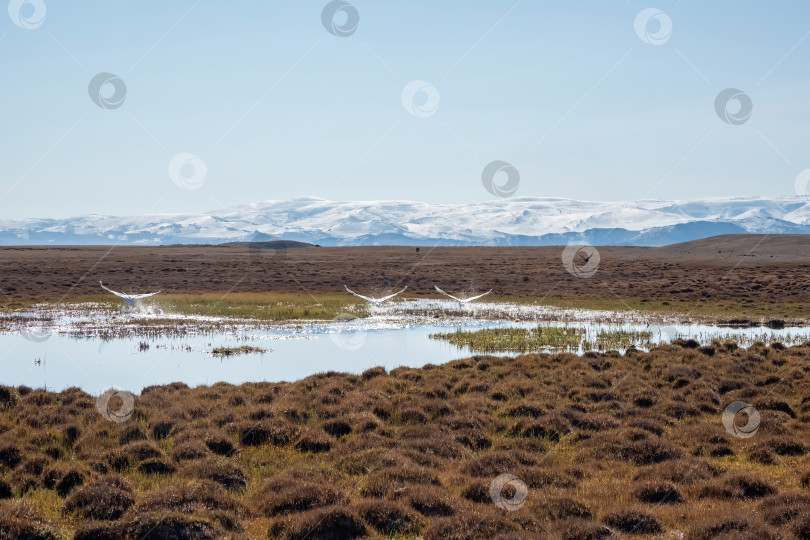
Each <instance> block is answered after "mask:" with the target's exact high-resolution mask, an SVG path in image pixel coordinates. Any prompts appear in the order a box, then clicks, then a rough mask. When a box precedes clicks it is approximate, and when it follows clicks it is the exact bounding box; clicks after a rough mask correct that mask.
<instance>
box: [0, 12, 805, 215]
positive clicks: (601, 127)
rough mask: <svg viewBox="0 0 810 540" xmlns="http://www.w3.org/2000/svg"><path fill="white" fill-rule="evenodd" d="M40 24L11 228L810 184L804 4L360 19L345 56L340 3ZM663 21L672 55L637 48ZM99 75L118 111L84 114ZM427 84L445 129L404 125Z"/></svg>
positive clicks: (13, 60)
mask: <svg viewBox="0 0 810 540" xmlns="http://www.w3.org/2000/svg"><path fill="white" fill-rule="evenodd" d="M13 1H14V0H13ZM41 1H42V2H43V3H44V5H45V6H46V8H47V12H46V14H45V17H44V19H42V21H41V25H39V26H38V27H36V28H33V29H24V28H21V27H19V26H18V25H16V24H15V22H14V21H12V18H11V16H3V17H1V18H0V19H1V20H0V36H1V37H2V39H0V66H2V70H3V73H4V74H5V77H4V80H3V83H2V86H0V111H2V122H3V128H2V130H0V146H2V149H3V150H2V154H0V155H2V169H1V170H2V172H1V173H0V217H66V216H71V215H77V214H86V213H103V214H116V215H129V214H141V213H153V212H196V211H204V210H211V209H216V208H219V207H224V206H231V205H237V204H244V203H249V202H253V201H258V200H265V199H289V198H293V197H299V196H318V197H324V198H329V199H334V200H374V199H409V200H423V201H431V202H471V201H480V200H487V199H491V198H492V197H493V196H492V195H491V194H490V193H488V192H487V191H486V190H485V189H484V187H483V185H482V182H481V173H482V170H483V169H484V167H485V166H486V165H487V164H488V163H490V162H492V161H495V160H502V161H505V162H508V163H510V164H512V165H513V166H514V167H515V169H517V170H518V171H519V173H520V186H519V189H518V190H517V192H516V194H515V196H534V197H565V198H574V199H589V200H633V199H642V198H656V199H674V198H677V199H694V198H703V197H727V196H766V197H770V196H790V195H793V194H794V179H795V178H796V176H797V174H799V173H800V172H801V171H802V170H804V169H807V168H808V167H810V157H808V155H807V152H806V141H807V140H808V135H810V124H808V120H810V101H808V96H810V80H808V67H810V62H809V61H808V59H809V58H810V38H808V32H810V22H808V21H810V16H808V15H810V4H808V3H806V2H801V1H792V2H778V3H776V2H770V3H769V2H762V1H750V0H749V1H745V0H715V1H712V2H704V1H700V2H699V1H697V0H681V1H675V0H671V1H661V2H657V3H654V4H653V3H649V2H639V1H637V0H630V1H628V0H588V1H585V0H582V1H578V0H567V1H561V0H557V1H545V0H544V1H540V0H523V1H521V2H515V1H514V0H508V1H496V0H492V1H486V2H484V1H469V0H467V1H444V2H436V1H435V0H434V1H427V0H425V1H422V0H417V1H408V2H381V1H376V2H371V1H361V0H355V1H353V2H352V3H351V4H352V6H353V7H354V8H355V9H356V10H357V13H358V14H359V17H360V22H359V26H358V27H357V29H356V31H355V32H354V33H353V34H351V35H350V36H348V37H337V36H334V35H332V34H330V33H329V32H328V31H327V30H326V28H325V27H324V25H323V24H322V22H321V14H322V10H323V9H324V6H325V5H326V4H327V2H326V1H312V0H289V1H286V0H285V1H277V0H273V1H269V0H263V1H244V2H239V3H238V4H236V3H231V2H214V1H209V0H200V1H198V2H197V1H195V0H173V1H172V2H165V1H163V2H158V1H151V0H139V1H137V2H136V1H134V0H105V1H101V0H95V1H83V0H76V1H71V2H66V1H64V0H62V1H58V2H57V1H56V0H51V1H48V0H41ZM16 2H17V3H21V0H16ZM12 7H14V3H13V2H12ZM35 7H36V6H34V5H31V4H28V5H23V6H22V8H21V9H22V17H23V20H28V21H29V23H28V24H29V26H31V25H33V26H37V24H38V23H39V21H37V20H35V19H36V16H35ZM646 8H657V9H659V10H661V11H662V12H664V13H665V14H666V16H668V17H669V19H670V20H671V22H672V32H671V35H669V36H668V39H666V40H665V43H662V44H659V45H653V44H650V43H647V42H645V41H644V40H643V39H641V37H640V36H639V35H637V33H636V31H635V28H634V22H635V19H636V17H637V15H638V14H639V13H640V12H641V11H642V10H644V9H646ZM0 14H1V13H0ZM19 20H20V19H18V21H19ZM342 22H343V21H342V19H340V15H338V18H337V19H336V23H337V24H338V25H340V24H342ZM657 24H658V23H656V22H655V21H654V20H653V21H650V24H649V25H648V26H646V28H647V30H649V31H650V32H651V33H652V34H653V35H655V34H656V32H657V31H658V26H657ZM102 72H106V73H112V74H114V75H116V76H118V77H119V78H120V79H121V80H122V81H124V83H125V84H126V95H125V97H124V101H123V104H122V105H121V106H120V107H118V108H114V109H105V108H102V107H99V106H98V105H96V104H95V103H94V102H93V100H92V99H91V98H90V96H89V93H88V85H89V83H90V81H91V79H93V78H94V77H95V76H96V75H97V74H98V73H102ZM412 81H425V82H427V83H429V84H431V85H432V86H433V88H435V92H436V93H437V95H438V96H439V97H440V101H439V104H438V107H437V108H436V109H435V111H429V112H431V113H433V114H430V115H429V116H427V115H423V116H427V117H424V118H423V117H419V116H415V115H413V114H410V113H409V111H408V110H407V109H406V107H405V106H403V100H402V91H403V88H405V87H406V86H407V85H408V84H409V83H411V82H412ZM726 88H737V89H740V90H742V91H743V92H745V94H747V95H748V96H749V97H750V98H751V101H752V103H753V113H752V115H751V117H750V119H749V120H748V121H747V122H745V123H744V124H742V125H731V124H728V123H725V122H723V121H722V120H721V119H720V118H719V116H718V115H717V114H716V112H715V107H714V102H715V98H716V96H717V95H718V94H719V93H720V92H721V91H723V90H724V89H726ZM105 91H109V88H108V89H107V90H105ZM105 95H106V94H105ZM420 96H421V94H417V100H418V99H421V98H420ZM422 97H424V96H422ZM421 104H422V102H421V101H417V106H419V105H421ZM730 106H731V107H734V106H735V105H734V103H732V104H731V105H730ZM731 112H732V113H733V112H734V111H733V110H732V111H731ZM178 154H183V155H187V154H193V155H194V156H197V157H198V158H199V161H197V162H196V163H198V164H199V163H204V165H205V174H204V177H202V176H199V177H195V178H192V183H194V185H193V186H192V187H195V188H197V189H184V187H185V188H188V187H189V185H188V183H185V184H184V183H183V182H173V181H172V177H171V175H170V172H169V166H170V163H171V162H172V160H173V158H175V156H177V155H178ZM182 161H183V159H182V158H181V159H180V162H182ZM186 161H187V159H186ZM176 170H178V169H176ZM179 170H182V171H183V172H182V173H181V174H182V175H183V176H184V177H185V178H189V177H193V173H194V169H193V167H191V166H190V165H186V166H185V167H183V168H181V169H179ZM176 179H177V176H176V173H175V180H176ZM197 180H200V181H199V182H197Z"/></svg>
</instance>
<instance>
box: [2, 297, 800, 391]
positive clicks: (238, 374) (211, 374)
mask: <svg viewBox="0 0 810 540" xmlns="http://www.w3.org/2000/svg"><path fill="white" fill-rule="evenodd" d="M423 311H424V306H419V312H420V313H421V314H420V315H418V316H417V315H414V314H413V313H411V314H409V313H407V312H406V311H403V310H402V309H401V308H399V309H396V310H390V311H384V312H378V313H375V314H374V316H372V317H370V318H366V319H355V320H353V321H348V322H329V323H308V324H296V325H281V326H270V325H261V324H256V323H251V322H247V321H228V320H216V321H214V320H210V319H202V318H189V317H176V318H175V319H174V320H172V317H171V316H166V315H165V314H160V315H159V316H152V315H143V314H140V315H137V316H135V315H127V314H121V313H105V312H101V311H99V312H97V313H92V314H90V315H89V316H87V315H82V316H76V315H75V314H72V313H70V312H62V313H58V314H56V315H54V314H53V313H50V314H45V315H46V317H45V318H50V320H48V321H43V320H42V319H41V318H40V317H41V316H42V315H43V314H39V313H38V314H28V316H29V317H32V316H35V317H34V318H32V319H30V320H29V321H27V322H26V321H25V319H24V318H22V319H19V320H16V319H15V322H14V323H13V324H6V331H4V332H2V333H0V384H4V385H26V386H30V387H34V388H40V387H45V388H48V389H51V390H56V391H59V390H62V389H64V388H66V387H69V386H77V387H80V388H81V389H83V390H85V391H86V392H89V393H93V394H99V393H101V392H103V391H104V390H106V389H108V388H111V387H115V388H119V389H124V390H128V391H130V392H134V393H140V391H141V390H142V389H143V388H144V387H145V386H150V385H158V384H167V383H171V382H177V381H180V382H184V383H186V384H188V385H189V386H196V385H201V384H208V385H210V384H213V383H215V382H220V381H224V382H229V383H233V384H240V383H243V382H248V381H270V382H276V381H294V380H298V379H302V378H304V377H307V376H309V375H312V374H315V373H319V372H325V371H341V372H349V373H361V372H363V371H365V370H366V369H369V368H371V367H375V366H383V367H385V368H386V369H389V370H390V369H393V368H396V367H399V366H408V367H420V366H423V365H425V364H428V363H430V364H441V363H445V362H448V361H450V360H453V359H458V358H464V357H467V356H470V355H471V353H470V351H468V350H466V348H462V347H456V346H453V345H450V344H449V343H447V342H446V341H441V340H436V339H430V338H429V336H430V334H434V333H443V332H453V331H455V330H457V329H463V330H476V329H482V328H494V327H504V326H510V327H524V328H528V327H532V326H535V325H537V324H538V321H542V322H540V324H549V325H568V326H577V327H579V328H583V329H584V330H585V331H586V333H587V335H588V336H591V337H594V336H595V335H596V334H597V333H598V332H599V331H600V330H608V331H615V330H626V331H639V330H640V331H649V332H650V333H651V341H652V342H653V343H657V342H661V341H666V342H669V341H670V340H672V339H676V338H678V337H685V338H692V339H696V340H698V341H699V342H701V343H702V344H706V343H709V342H710V341H711V340H712V339H713V338H716V337H720V338H728V337H730V338H734V339H737V340H738V341H740V342H741V344H745V343H750V342H752V341H754V340H762V341H766V342H768V341H772V340H778V341H785V342H788V343H789V342H791V341H797V340H799V341H801V340H810V329H808V328H785V329H779V330H774V329H768V328H745V329H730V328H719V327H713V326H709V325H705V324H690V323H684V322H683V321H680V322H679V321H663V322H662V321H657V325H650V324H646V323H644V322H643V321H642V320H639V319H638V318H637V317H627V318H626V319H625V320H631V321H632V322H623V321H620V320H612V321H611V320H610V318H609V317H606V316H605V315H604V314H596V315H594V314H588V313H584V312H576V313H574V312H565V313H560V314H559V316H558V317H556V320H557V321H558V322H551V320H550V319H551V318H553V317H548V316H547V315H548V314H547V313H545V314H544V315H543V317H542V318H541V317H537V318H536V319H535V321H526V320H517V321H516V320H489V319H485V318H480V315H481V314H480V313H475V312H470V313H462V314H460V315H458V314H457V315H455V316H452V317H441V318H439V319H436V315H435V314H432V313H428V314H427V315H425V314H424V313H422V312H423ZM150 317H154V318H155V320H156V321H157V320H160V322H161V324H162V325H164V326H161V327H159V330H154V328H158V327H154V328H153V330H154V331H147V332H145V333H144V329H147V330H149V328H150V326H149V323H150ZM167 318H168V319H169V327H171V328H172V329H174V328H175V327H176V328H177V329H180V330H182V331H180V332H164V331H163V330H165V329H166V326H165V325H166V321H167ZM559 321H565V322H559ZM212 323H216V324H212ZM127 328H128V329H130V330H133V329H135V330H133V331H132V332H123V331H120V330H121V329H127ZM111 330H114V332H113V334H112V335H113V336H114V337H112V338H110V335H111V334H110V332H111ZM98 336H104V338H105V339H102V338H100V337H98ZM245 345H247V346H251V347H257V348H260V349H264V350H265V351H266V352H264V353H257V352H254V353H249V354H240V355H233V356H226V357H218V356H214V355H213V354H212V351H213V350H214V349H215V348H219V347H241V346H245ZM498 354H500V353H498Z"/></svg>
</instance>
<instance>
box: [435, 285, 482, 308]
mask: <svg viewBox="0 0 810 540" xmlns="http://www.w3.org/2000/svg"><path fill="white" fill-rule="evenodd" d="M434 287H436V290H437V291H439V292H440V293H442V294H443V295H445V296H449V297H450V298H452V299H453V300H455V301H456V302H460V303H462V304H468V303H470V302H472V301H474V300H478V299H479V298H483V297H484V296H486V295H488V294H489V293H491V292H492V289H490V290H488V291H487V292H485V293H484V294H479V295H478V296H471V297H469V298H458V297H456V296H453V295H452V294H449V293H446V292H444V291H443V290H441V289H440V288H439V286H438V285H434Z"/></svg>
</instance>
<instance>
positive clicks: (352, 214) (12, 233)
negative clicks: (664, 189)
mask: <svg viewBox="0 0 810 540" xmlns="http://www.w3.org/2000/svg"><path fill="white" fill-rule="evenodd" d="M737 233H772V234H787V233H791V234H803V233H804V234H810V200H808V199H807V198H798V197H796V198H771V199H766V198H729V199H710V200H696V201H632V202H586V201H574V200H568V199H546V198H543V199H537V198H512V199H502V200H494V201H487V202H480V203H468V204H438V203H421V202H411V201H369V202H334V201H328V200H325V199H318V198H312V197H305V198H299V199H293V200H290V201H264V202H258V203H253V204H249V205H246V206H238V207H233V208H228V209H223V210H218V211H213V212H206V213H202V214H176V215H174V214H153V215H143V216H131V217H110V216H100V215H87V216H80V217H75V218H69V219H0V244H1V245H49V244H50V245H91V244H120V245H160V244H215V243H223V242H235V241H268V240H277V239H284V240H297V241H301V242H310V243H313V244H320V245H322V246H342V245H422V246H424V245H446V246H468V245H499V246H536V245H564V244H569V243H573V242H582V243H586V244H590V245H639V246H661V245H666V244H673V243H677V242H685V241H689V240H696V239H700V238H707V237H710V236H716V235H720V234H737Z"/></svg>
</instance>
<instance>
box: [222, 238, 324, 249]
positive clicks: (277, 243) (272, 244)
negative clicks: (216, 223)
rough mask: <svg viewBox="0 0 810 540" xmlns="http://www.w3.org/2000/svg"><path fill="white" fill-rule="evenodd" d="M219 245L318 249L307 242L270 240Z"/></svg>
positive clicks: (250, 247)
mask: <svg viewBox="0 0 810 540" xmlns="http://www.w3.org/2000/svg"><path fill="white" fill-rule="evenodd" d="M219 245H220V246H226V247H238V248H249V249H297V248H313V247H320V246H317V245H315V244H309V243H307V242H296V241H295V240H271V241H269V242H225V243H224V244H219Z"/></svg>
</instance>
